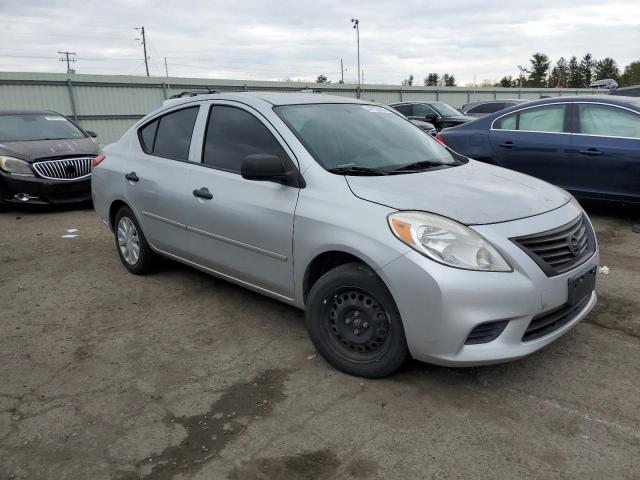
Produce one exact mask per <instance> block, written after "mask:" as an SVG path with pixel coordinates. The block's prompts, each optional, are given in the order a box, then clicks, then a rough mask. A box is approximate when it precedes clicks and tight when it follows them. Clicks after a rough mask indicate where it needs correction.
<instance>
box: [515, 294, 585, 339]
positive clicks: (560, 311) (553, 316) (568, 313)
mask: <svg viewBox="0 0 640 480" xmlns="http://www.w3.org/2000/svg"><path fill="white" fill-rule="evenodd" d="M590 298H591V295H587V296H586V297H585V298H584V299H582V300H580V302H578V303H577V304H576V305H563V306H562V307H560V308H557V309H555V310H552V311H551V312H546V313H543V314H542V315H538V316H537V317H534V318H533V320H531V323H530V324H529V326H528V327H527V329H526V330H525V332H524V335H523V336H522V341H523V342H529V341H531V340H535V339H537V338H540V337H544V336H545V335H548V334H549V333H551V332H553V331H555V330H557V329H559V328H560V327H562V326H563V325H566V324H567V323H569V322H570V321H571V320H573V319H574V318H575V317H576V315H577V314H578V313H580V312H581V311H582V309H583V308H584V307H585V306H586V305H587V303H588V302H589V299H590Z"/></svg>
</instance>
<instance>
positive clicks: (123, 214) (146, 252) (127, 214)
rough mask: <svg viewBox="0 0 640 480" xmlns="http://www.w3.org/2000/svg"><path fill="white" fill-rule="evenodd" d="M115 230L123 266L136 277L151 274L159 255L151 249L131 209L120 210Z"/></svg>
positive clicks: (123, 208)
mask: <svg viewBox="0 0 640 480" xmlns="http://www.w3.org/2000/svg"><path fill="white" fill-rule="evenodd" d="M114 230H115V240H116V249H117V250H118V255H119V256H120V260H121V261H122V264H123V265H124V266H125V267H126V268H127V270H129V271H130V272H131V273H135V274H136V275H143V274H145V273H149V272H150V271H151V270H152V269H153V267H154V266H155V263H156V260H157V254H156V253H155V252H154V251H153V250H151V247H149V244H148V243H147V239H146V238H145V236H144V233H142V229H141V228H140V224H139V223H138V220H137V219H136V217H135V215H134V214H133V212H132V211H131V209H130V208H129V207H122V208H121V209H120V210H118V213H117V215H116V221H115V229H114Z"/></svg>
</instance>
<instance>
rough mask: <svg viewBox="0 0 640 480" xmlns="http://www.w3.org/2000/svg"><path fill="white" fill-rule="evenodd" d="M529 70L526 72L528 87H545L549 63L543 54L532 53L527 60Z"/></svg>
mask: <svg viewBox="0 0 640 480" xmlns="http://www.w3.org/2000/svg"><path fill="white" fill-rule="evenodd" d="M529 62H530V63H531V69H530V70H528V73H529V78H528V82H527V83H528V86H530V87H546V86H547V76H548V75H549V66H550V65H551V61H550V60H549V57H548V56H547V55H545V54H544V53H540V52H538V53H534V54H533V55H532V56H531V59H530V60H529Z"/></svg>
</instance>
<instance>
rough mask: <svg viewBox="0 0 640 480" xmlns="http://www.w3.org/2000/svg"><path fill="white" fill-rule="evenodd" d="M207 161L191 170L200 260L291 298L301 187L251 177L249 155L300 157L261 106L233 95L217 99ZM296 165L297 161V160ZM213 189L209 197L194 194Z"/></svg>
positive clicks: (205, 148)
mask: <svg viewBox="0 0 640 480" xmlns="http://www.w3.org/2000/svg"><path fill="white" fill-rule="evenodd" d="M202 143H203V144H202V147H201V150H200V151H201V152H202V156H201V158H202V163H201V164H199V165H191V166H190V170H189V174H188V177H187V192H189V196H190V202H189V208H188V214H187V220H186V222H187V229H188V231H189V238H190V240H189V248H190V251H191V255H192V258H193V261H195V262H196V263H198V264H200V265H202V266H205V267H207V268H209V269H212V270H214V271H216V272H218V273H222V274H223V275H228V276H230V277H232V278H234V279H236V280H240V281H241V282H246V283H248V284H250V285H252V286H254V287H258V288H259V289H262V290H266V291H268V292H271V293H275V294H277V295H279V296H282V297H285V298H292V297H293V219H294V212H295V208H296V204H297V201H298V192H299V190H298V189H297V188H292V187H288V186H284V185H281V184H279V183H273V182H258V181H252V180H245V179H244V178H242V176H241V175H240V168H241V165H242V161H243V160H244V158H245V157H246V156H247V155H252V154H260V153H262V154H272V155H277V156H279V157H280V158H282V159H283V161H286V162H291V161H292V159H293V156H292V154H291V152H290V151H289V150H288V149H287V148H286V147H285V146H284V145H285V144H284V142H283V141H282V140H281V139H280V137H279V135H278V133H277V132H276V131H275V129H274V128H273V127H272V126H271V125H270V124H269V123H268V122H267V121H266V120H265V118H264V117H262V116H261V115H260V114H259V113H258V112H256V111H254V110H252V109H251V108H250V107H246V106H244V105H240V104H234V103H233V102H216V103H214V104H211V106H210V111H209V116H208V119H207V122H206V130H205V132H204V141H203V142H202ZM296 166H297V163H296ZM205 189H206V191H207V192H209V194H210V196H209V198H203V197H202V196H194V195H192V193H195V192H196V191H200V192H202V191H203V190H205Z"/></svg>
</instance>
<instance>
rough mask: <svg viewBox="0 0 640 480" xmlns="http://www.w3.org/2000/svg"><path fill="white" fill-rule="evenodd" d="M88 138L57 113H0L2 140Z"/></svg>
mask: <svg viewBox="0 0 640 480" xmlns="http://www.w3.org/2000/svg"><path fill="white" fill-rule="evenodd" d="M74 138H86V136H85V134H84V133H82V131H80V129H79V128H78V127H76V126H75V125H74V124H73V123H71V122H70V121H69V120H67V119H66V118H64V117H63V116H62V115H58V114H56V113H51V114H31V113H29V114H24V115H16V114H10V115H0V142H28V141H36V140H63V139H74Z"/></svg>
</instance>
